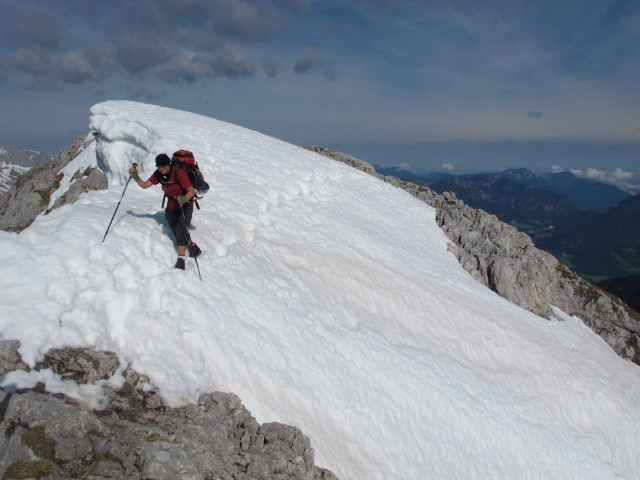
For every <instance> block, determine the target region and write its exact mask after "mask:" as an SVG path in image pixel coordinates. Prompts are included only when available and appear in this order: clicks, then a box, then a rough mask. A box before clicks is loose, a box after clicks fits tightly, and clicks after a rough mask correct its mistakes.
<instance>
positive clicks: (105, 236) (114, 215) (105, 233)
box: [102, 163, 138, 242]
mask: <svg viewBox="0 0 640 480" xmlns="http://www.w3.org/2000/svg"><path fill="white" fill-rule="evenodd" d="M137 167H138V164H137V163H134V164H133V168H134V169H135V168H137ZM130 181H131V174H129V179H128V180H127V183H126V184H125V186H124V190H123V191H122V195H120V201H119V202H118V205H116V209H115V211H114V212H113V216H112V217H111V221H110V222H109V226H108V227H107V231H106V232H104V237H102V241H103V242H104V239H105V238H107V234H108V233H109V229H110V228H111V224H112V223H113V219H114V218H116V212H117V211H118V208H119V207H120V202H122V198H123V197H124V192H126V191H127V187H128V186H129V182H130Z"/></svg>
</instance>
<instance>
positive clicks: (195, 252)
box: [187, 243, 202, 258]
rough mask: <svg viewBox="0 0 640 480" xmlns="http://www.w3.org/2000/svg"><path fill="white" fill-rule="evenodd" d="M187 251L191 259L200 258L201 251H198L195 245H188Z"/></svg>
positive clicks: (198, 248)
mask: <svg viewBox="0 0 640 480" xmlns="http://www.w3.org/2000/svg"><path fill="white" fill-rule="evenodd" d="M187 249H188V250H189V256H190V257H193V258H196V257H198V256H200V254H201V253H202V250H200V247H199V246H198V245H196V244H195V243H192V244H191V245H189V246H188V247H187Z"/></svg>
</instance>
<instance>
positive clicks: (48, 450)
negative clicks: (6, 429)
mask: <svg viewBox="0 0 640 480" xmlns="http://www.w3.org/2000/svg"><path fill="white" fill-rule="evenodd" d="M22 444H23V445H25V446H26V447H29V448H30V449H31V451H32V452H33V454H34V455H36V456H37V457H40V458H44V459H46V460H51V461H53V460H55V458H56V442H55V441H54V440H53V439H51V438H49V437H47V436H46V435H45V433H44V427H34V428H30V429H29V430H26V431H24V432H23V433H22Z"/></svg>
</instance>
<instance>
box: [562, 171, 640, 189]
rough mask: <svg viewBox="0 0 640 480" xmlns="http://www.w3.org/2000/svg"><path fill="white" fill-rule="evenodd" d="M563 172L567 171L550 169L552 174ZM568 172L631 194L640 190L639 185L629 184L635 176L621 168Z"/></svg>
mask: <svg viewBox="0 0 640 480" xmlns="http://www.w3.org/2000/svg"><path fill="white" fill-rule="evenodd" d="M565 170H567V169H566V168H562V167H559V166H557V165H554V166H553V167H551V171H552V172H553V173H557V172H563V171H565ZM568 170H569V171H570V172H571V173H573V174H574V175H575V176H576V177H580V178H586V179H589V180H595V181H597V182H602V183H609V184H611V185H615V186H616V187H618V188H619V189H621V190H624V191H626V192H629V193H632V194H636V193H638V191H639V190H640V185H636V184H633V183H631V182H630V180H631V179H632V178H633V177H634V176H635V175H636V174H635V173H633V172H627V171H625V170H622V169H621V168H616V169H615V170H613V171H606V170H599V169H597V168H574V169H568Z"/></svg>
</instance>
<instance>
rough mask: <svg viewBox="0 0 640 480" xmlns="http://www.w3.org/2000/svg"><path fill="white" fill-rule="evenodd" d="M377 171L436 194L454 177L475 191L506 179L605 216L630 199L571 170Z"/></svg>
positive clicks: (616, 190)
mask: <svg viewBox="0 0 640 480" xmlns="http://www.w3.org/2000/svg"><path fill="white" fill-rule="evenodd" d="M375 168H376V170H377V171H378V172H379V173H382V174H383V175H393V176H394V177H398V178H400V179H402V180H407V181H410V182H412V183H417V184H419V185H425V186H428V187H429V188H432V189H434V190H436V191H438V190H441V189H442V188H443V187H444V186H447V185H450V183H447V182H450V181H451V180H452V179H454V178H456V179H460V178H464V179H467V181H466V182H465V185H466V187H467V189H469V188H472V185H473V183H474V182H477V183H478V184H479V185H478V188H480V189H482V188H483V186H482V184H483V183H484V184H485V187H489V188H490V189H491V188H492V187H491V186H490V183H488V181H487V180H486V178H487V177H488V178H498V179H506V180H509V181H511V182H514V183H517V184H518V185H528V186H531V187H535V189H540V190H545V191H547V192H555V193H557V194H559V195H561V196H562V197H564V198H565V199H566V200H568V201H569V202H571V203H572V204H574V205H575V206H576V207H578V208H579V209H582V210H592V211H595V212H597V213H604V212H606V211H607V210H608V209H609V208H611V207H612V206H614V205H615V204H617V203H618V202H620V201H622V200H624V199H625V198H629V197H630V196H631V195H630V194H629V193H627V192H624V191H622V190H620V189H619V188H618V187H616V186H614V185H609V184H607V183H602V182H597V181H595V180H590V179H584V178H580V177H577V176H576V175H574V174H573V173H571V172H568V171H564V172H556V173H552V172H548V173H543V174H540V175H537V174H535V173H533V172H532V171H531V170H529V169H526V168H512V169H508V170H504V171H501V172H498V173H494V172H486V173H476V174H469V175H452V174H449V173H442V172H435V173H428V174H420V175H418V174H415V173H413V172H409V171H407V170H402V169H398V168H395V167H391V168H387V167H379V166H376V167H375ZM506 185H507V184H506V183H502V184H501V185H500V186H501V187H504V186H506ZM509 188H511V189H512V190H513V191H514V192H517V191H518V190H517V187H516V186H510V187H509ZM451 191H453V190H451ZM529 192H536V190H532V189H530V190H529ZM455 193H456V195H457V194H458V192H455ZM540 194H541V193H540ZM541 195H542V194H541ZM458 197H459V198H461V199H463V200H464V198H463V197H462V196H460V195H458ZM549 198H551V197H549ZM472 206H473V205H472ZM476 208H481V207H476Z"/></svg>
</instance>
